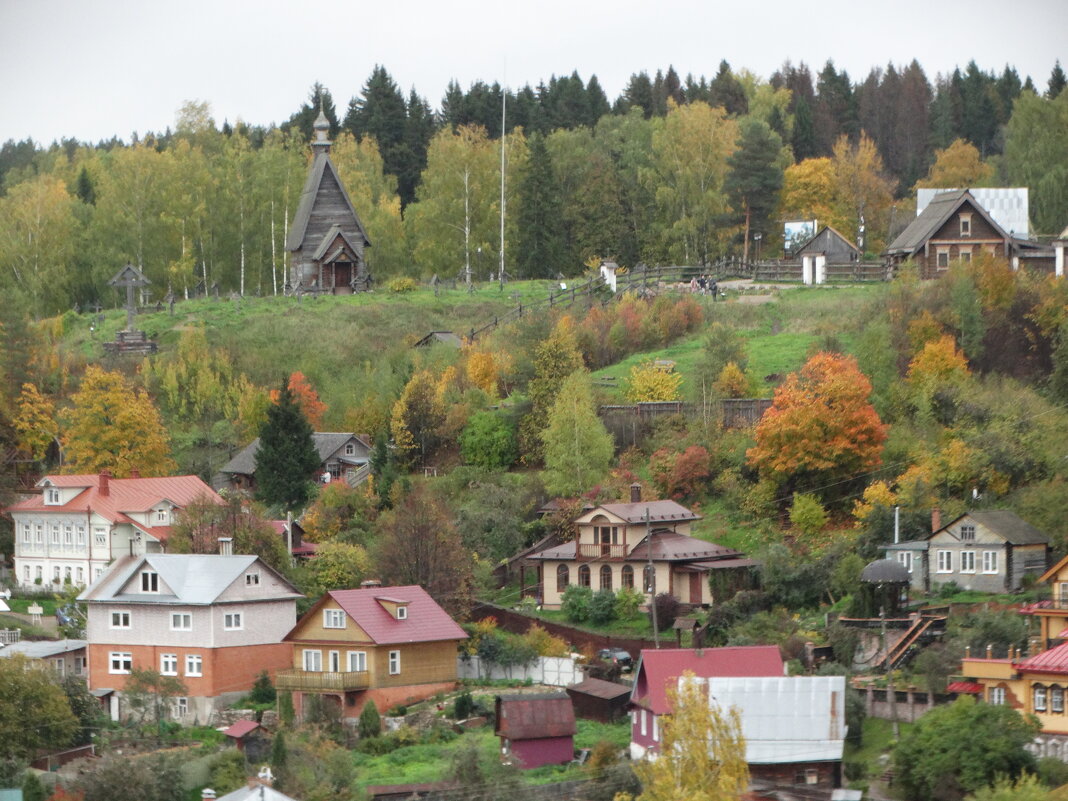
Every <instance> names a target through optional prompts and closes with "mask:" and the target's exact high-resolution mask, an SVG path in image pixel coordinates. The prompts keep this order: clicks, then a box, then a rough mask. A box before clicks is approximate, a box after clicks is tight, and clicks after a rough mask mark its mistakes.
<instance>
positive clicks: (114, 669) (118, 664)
mask: <svg viewBox="0 0 1068 801" xmlns="http://www.w3.org/2000/svg"><path fill="white" fill-rule="evenodd" d="M131 670H133V654H131V653H126V652H121V651H112V652H111V653H110V654H108V673H129V672H130V671H131Z"/></svg>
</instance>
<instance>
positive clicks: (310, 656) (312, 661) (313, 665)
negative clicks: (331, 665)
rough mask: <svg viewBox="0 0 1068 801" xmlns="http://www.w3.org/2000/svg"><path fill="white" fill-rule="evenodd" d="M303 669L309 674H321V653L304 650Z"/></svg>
mask: <svg viewBox="0 0 1068 801" xmlns="http://www.w3.org/2000/svg"><path fill="white" fill-rule="evenodd" d="M303 659H304V669H305V670H307V671H309V672H310V673H321V672H322V670H323V652H322V651H313V650H311V649H308V648H305V649H304V657H303Z"/></svg>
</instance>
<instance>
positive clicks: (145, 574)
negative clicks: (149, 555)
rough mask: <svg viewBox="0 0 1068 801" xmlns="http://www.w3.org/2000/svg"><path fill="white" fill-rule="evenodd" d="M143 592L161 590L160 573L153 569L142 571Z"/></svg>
mask: <svg viewBox="0 0 1068 801" xmlns="http://www.w3.org/2000/svg"><path fill="white" fill-rule="evenodd" d="M141 592H159V573H156V572H155V571H152V570H142V571H141Z"/></svg>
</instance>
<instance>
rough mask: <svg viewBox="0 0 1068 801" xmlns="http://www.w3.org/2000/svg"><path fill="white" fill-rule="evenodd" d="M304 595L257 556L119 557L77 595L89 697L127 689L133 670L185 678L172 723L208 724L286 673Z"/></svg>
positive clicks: (114, 709)
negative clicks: (82, 610) (258, 685)
mask: <svg viewBox="0 0 1068 801" xmlns="http://www.w3.org/2000/svg"><path fill="white" fill-rule="evenodd" d="M300 597H301V594H300V593H299V592H298V591H297V590H296V588H295V587H294V586H293V585H292V584H290V583H289V582H288V581H287V580H286V579H285V578H283V577H282V576H281V575H280V574H279V573H277V572H276V571H275V570H274V569H273V568H271V567H270V566H268V565H267V564H266V563H265V562H264V561H263V560H262V559H260V558H259V557H258V556H232V555H217V554H144V555H141V556H126V557H122V558H120V559H118V560H117V561H116V562H115V563H114V564H113V565H112V566H111V567H110V568H109V569H108V571H107V572H106V573H104V574H103V575H102V576H101V577H100V579H99V580H98V581H96V582H94V583H93V585H92V586H91V587H89V588H88V589H86V590H85V591H84V592H82V594H81V595H80V596H79V597H78V599H79V600H81V601H84V602H85V604H86V609H87V615H86V617H87V621H86V639H87V640H88V642H89V648H88V657H89V689H90V691H92V692H94V693H96V694H99V695H106V694H107V693H108V692H113V693H114V695H113V697H112V704H111V710H110V711H111V714H112V717H113V718H114V719H119V718H120V717H121V716H122V715H123V713H124V710H123V707H122V697H121V695H122V690H123V688H124V686H125V683H126V677H127V676H128V675H129V674H130V672H131V670H133V669H134V668H140V669H153V670H157V671H159V672H160V673H161V674H163V675H165V676H174V677H176V678H179V679H180V680H181V681H182V682H183V684H184V685H185V688H186V691H187V695H186V696H184V697H182V698H178V699H175V701H174V717H175V718H176V719H178V720H181V721H184V722H190V721H193V720H199V721H201V722H207V721H210V720H211V719H212V715H213V713H214V711H215V710H216V709H217V708H220V707H222V706H225V705H226V704H228V703H230V702H232V701H235V700H237V699H238V698H240V697H241V696H242V695H244V694H245V693H246V692H248V691H249V690H250V689H251V688H252V685H253V683H254V682H255V680H256V677H257V676H258V675H259V674H260V673H261V672H262V671H267V673H268V674H269V675H272V676H273V675H274V673H275V672H276V671H278V670H280V669H282V668H285V667H287V666H288V665H289V663H290V659H291V655H290V654H291V652H292V648H291V646H289V645H288V644H286V643H283V642H282V638H283V637H284V636H285V634H286V632H288V631H289V630H290V629H291V628H292V627H293V623H294V621H295V620H296V616H297V615H296V600H297V598H300Z"/></svg>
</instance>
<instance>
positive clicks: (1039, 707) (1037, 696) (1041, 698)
mask: <svg viewBox="0 0 1068 801" xmlns="http://www.w3.org/2000/svg"><path fill="white" fill-rule="evenodd" d="M1032 697H1033V699H1034V703H1035V711H1036V712H1045V711H1046V688H1045V687H1043V686H1042V685H1035V687H1034V690H1033V694H1032Z"/></svg>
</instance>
